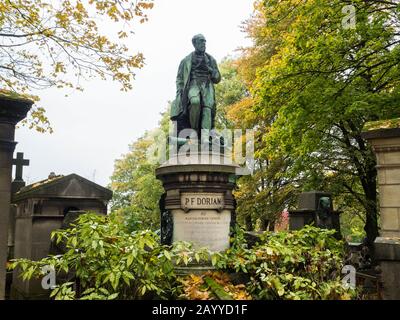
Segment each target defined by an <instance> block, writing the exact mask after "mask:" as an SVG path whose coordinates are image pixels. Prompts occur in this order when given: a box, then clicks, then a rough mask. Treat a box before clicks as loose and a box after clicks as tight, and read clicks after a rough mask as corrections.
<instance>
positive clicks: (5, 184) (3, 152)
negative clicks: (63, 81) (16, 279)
mask: <svg viewBox="0 0 400 320" xmlns="http://www.w3.org/2000/svg"><path fill="white" fill-rule="evenodd" d="M32 104H33V101H30V100H27V99H25V98H21V97H17V96H15V95H10V94H9V95H4V94H2V95H0V300H3V299H4V295H5V284H6V270H5V266H6V260H7V255H8V236H7V233H8V220H9V215H10V199H11V172H12V166H11V163H12V155H13V152H14V148H15V145H16V142H15V141H14V137H15V125H16V124H17V123H18V122H19V121H21V120H22V119H24V118H25V117H26V114H27V113H28V111H29V109H30V108H31V106H32Z"/></svg>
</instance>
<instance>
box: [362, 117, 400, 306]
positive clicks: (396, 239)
mask: <svg viewBox="0 0 400 320" xmlns="http://www.w3.org/2000/svg"><path fill="white" fill-rule="evenodd" d="M364 129H365V132H363V134H362V135H363V138H364V139H366V140H368V142H369V143H370V144H371V146H372V150H373V151H374V153H375V155H376V162H377V166H376V168H377V171H378V186H379V207H380V226H381V230H380V232H379V237H377V238H376V240H375V242H374V259H375V260H376V261H377V262H378V263H379V265H380V268H381V271H382V273H381V281H382V296H383V299H396V300H400V119H392V120H383V121H376V122H370V123H367V124H366V126H365V128H364Z"/></svg>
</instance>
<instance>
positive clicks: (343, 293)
mask: <svg viewBox="0 0 400 320" xmlns="http://www.w3.org/2000/svg"><path fill="white" fill-rule="evenodd" d="M242 233H243V231H241V230H237V238H238V239H242ZM333 234H334V230H324V229H319V228H315V227H311V226H306V227H305V228H303V229H301V230H299V231H293V232H278V233H272V232H265V233H264V234H263V235H262V237H261V240H260V241H259V242H258V243H257V244H256V245H255V246H254V247H253V248H251V249H248V248H247V247H246V243H245V242H244V241H243V239H242V240H241V241H240V242H239V243H238V242H237V241H235V242H234V243H233V246H232V247H231V248H230V249H229V250H228V251H227V252H225V253H224V254H221V256H220V262H219V263H218V265H219V266H220V267H221V266H223V265H225V267H223V269H227V270H234V271H236V272H243V273H245V274H248V275H249V277H250V281H249V282H248V283H247V284H246V287H247V288H249V290H250V292H251V294H252V295H253V297H254V298H255V299H313V300H315V299H342V298H343V299H348V298H351V297H354V296H355V293H354V292H353V291H351V290H348V289H346V288H345V287H344V286H342V284H341V279H340V274H341V273H340V270H341V269H342V266H343V259H344V246H343V242H341V241H337V240H336V239H335V238H334V237H333ZM222 261H224V263H222ZM332 270H336V275H332ZM319 287H324V288H325V289H324V290H320V289H318V288H319ZM328 287H329V288H330V291H329V290H328V289H326V288H328Z"/></svg>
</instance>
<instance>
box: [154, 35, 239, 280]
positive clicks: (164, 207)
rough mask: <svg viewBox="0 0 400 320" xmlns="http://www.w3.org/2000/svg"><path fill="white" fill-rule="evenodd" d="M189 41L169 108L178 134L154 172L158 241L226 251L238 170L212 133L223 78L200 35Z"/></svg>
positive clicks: (233, 220) (233, 222)
mask: <svg viewBox="0 0 400 320" xmlns="http://www.w3.org/2000/svg"><path fill="white" fill-rule="evenodd" d="M192 43H193V45H194V47H195V51H194V52H192V53H191V54H189V55H188V56H186V57H185V58H184V59H183V60H182V62H181V63H180V65H179V70H178V75H177V79H176V86H177V96H176V99H175V101H174V102H173V103H172V108H171V120H172V121H174V122H175V128H176V131H175V133H176V135H177V136H175V137H170V139H169V142H170V154H169V156H170V157H169V159H168V160H167V161H166V162H165V163H163V164H162V165H161V166H160V167H158V168H157V169H156V176H157V178H158V179H159V180H161V181H162V183H163V186H164V189H165V194H164V195H163V196H162V198H161V200H160V209H161V241H162V243H164V244H170V243H173V242H175V241H188V242H191V243H193V244H194V246H195V247H197V248H199V247H207V248H208V249H209V250H211V251H223V250H225V249H228V248H229V245H230V244H229V239H230V232H231V230H232V229H231V227H232V226H234V224H235V199H234V197H233V194H232V191H233V189H234V187H235V179H236V172H237V169H238V168H239V166H238V165H236V164H235V163H233V162H232V160H231V158H230V157H229V154H228V152H227V149H226V148H224V145H223V142H222V141H223V140H222V139H220V138H219V137H218V136H217V135H216V134H215V132H214V119H215V92H214V84H217V83H218V82H219V81H220V80H221V75H220V73H219V70H218V67H217V63H216V61H215V59H214V58H213V57H212V56H211V55H209V54H208V53H206V40H205V38H204V36H203V35H196V36H194V37H193V39H192ZM173 142H175V143H176V144H175V145H174V146H171V145H172V144H173ZM196 268H197V270H201V268H202V267H201V266H197V267H193V266H192V269H191V270H192V272H193V270H194V269H196ZM204 268H205V269H207V268H209V266H205V267H204Z"/></svg>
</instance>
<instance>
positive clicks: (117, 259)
mask: <svg viewBox="0 0 400 320" xmlns="http://www.w3.org/2000/svg"><path fill="white" fill-rule="evenodd" d="M52 238H55V240H56V242H57V243H60V242H63V244H64V247H65V248H66V251H65V253H64V254H62V255H57V256H49V257H47V258H44V259H42V260H40V261H30V260H27V259H17V260H13V261H12V263H11V265H10V269H15V268H17V267H18V268H20V270H21V276H22V277H23V279H24V280H26V279H31V278H34V277H36V278H41V277H43V276H45V275H46V273H45V272H44V271H42V270H43V267H45V266H46V267H49V266H50V267H51V268H54V270H55V271H56V272H57V274H58V275H59V277H60V278H62V277H65V274H66V273H72V274H73V278H72V279H73V281H67V282H64V283H62V284H59V285H58V286H56V288H54V290H53V291H52V292H51V297H54V298H55V299H64V300H65V299H66V300H70V299H141V298H147V299H148V298H162V299H165V298H169V297H171V296H173V295H174V290H175V288H176V285H177V282H176V275H175V273H174V268H173V266H174V264H175V263H185V264H188V263H190V262H192V261H193V260H197V261H200V260H201V259H208V258H209V253H208V251H206V250H200V251H198V252H194V251H193V250H192V248H191V246H190V245H188V244H187V243H177V244H176V245H174V246H173V247H168V246H163V245H160V242H159V237H158V236H157V235H156V234H155V233H154V232H152V231H150V230H141V231H134V232H131V233H127V232H126V231H125V228H123V227H121V225H120V223H119V222H118V219H116V218H115V217H114V216H101V215H97V214H84V215H80V216H79V217H78V219H77V221H76V222H75V223H74V224H73V225H72V227H71V228H70V229H66V230H57V231H55V232H53V233H52ZM63 274H64V275H63Z"/></svg>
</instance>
